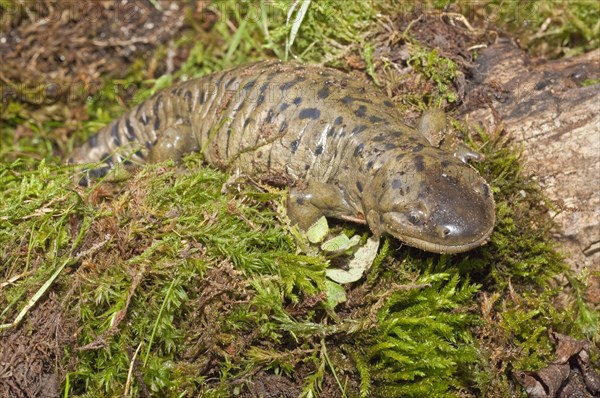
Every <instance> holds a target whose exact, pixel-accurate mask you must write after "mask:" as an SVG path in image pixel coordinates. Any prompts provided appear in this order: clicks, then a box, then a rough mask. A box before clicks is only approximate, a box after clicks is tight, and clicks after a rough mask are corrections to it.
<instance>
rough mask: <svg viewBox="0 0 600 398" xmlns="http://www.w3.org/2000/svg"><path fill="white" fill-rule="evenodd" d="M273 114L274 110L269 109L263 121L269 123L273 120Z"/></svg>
mask: <svg viewBox="0 0 600 398" xmlns="http://www.w3.org/2000/svg"><path fill="white" fill-rule="evenodd" d="M273 116H275V112H273V109H269V111H268V112H267V117H266V118H265V123H271V122H272V121H273Z"/></svg>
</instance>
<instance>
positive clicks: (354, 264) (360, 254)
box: [325, 237, 379, 284]
mask: <svg viewBox="0 0 600 398" xmlns="http://www.w3.org/2000/svg"><path fill="white" fill-rule="evenodd" d="M348 241H350V240H348ZM378 248H379V238H375V237H371V238H369V240H367V243H365V245H364V246H362V247H360V248H359V249H358V250H357V251H356V253H354V258H352V260H350V262H349V263H348V270H347V271H346V270H343V269H333V268H329V269H326V270H325V274H326V275H327V277H328V278H330V279H332V280H334V281H336V282H338V283H342V284H344V283H352V282H356V281H357V280H359V279H360V278H362V276H363V275H364V273H365V272H366V271H367V270H368V269H369V268H370V267H371V264H373V260H374V259H375V256H376V255H377V249H378Z"/></svg>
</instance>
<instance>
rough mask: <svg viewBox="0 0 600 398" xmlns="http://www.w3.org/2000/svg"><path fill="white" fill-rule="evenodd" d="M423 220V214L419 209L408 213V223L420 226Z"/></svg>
mask: <svg viewBox="0 0 600 398" xmlns="http://www.w3.org/2000/svg"><path fill="white" fill-rule="evenodd" d="M423 220H425V212H424V211H423V210H421V209H418V208H415V209H412V210H411V211H410V212H409V213H408V221H409V222H410V223H411V224H414V225H420V224H422V223H423Z"/></svg>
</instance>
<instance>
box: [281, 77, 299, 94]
mask: <svg viewBox="0 0 600 398" xmlns="http://www.w3.org/2000/svg"><path fill="white" fill-rule="evenodd" d="M296 83H298V80H296V79H294V80H292V81H291V82H287V83H283V84H282V85H281V86H279V89H280V90H281V91H287V90H289V89H290V88H292V87H294V86H295V85H296Z"/></svg>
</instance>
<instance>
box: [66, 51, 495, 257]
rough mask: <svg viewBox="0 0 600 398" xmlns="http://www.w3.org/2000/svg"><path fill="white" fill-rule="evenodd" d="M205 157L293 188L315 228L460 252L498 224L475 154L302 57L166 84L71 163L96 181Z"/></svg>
mask: <svg viewBox="0 0 600 398" xmlns="http://www.w3.org/2000/svg"><path fill="white" fill-rule="evenodd" d="M425 125H427V123H425ZM194 151H201V152H202V153H203V156H204V159H205V161H206V162H207V163H209V164H211V165H213V166H216V167H218V168H220V169H226V170H230V171H239V172H241V173H243V174H246V175H254V176H259V177H261V178H264V179H266V180H270V181H279V182H281V181H285V182H287V183H289V185H291V188H290V193H289V197H288V200H287V203H288V214H289V216H290V219H291V220H292V221H293V222H295V223H297V224H299V226H300V227H301V228H304V229H306V228H307V227H308V226H310V225H311V224H312V223H314V222H315V221H316V220H317V219H318V218H320V217H321V216H323V215H324V216H327V217H334V218H339V219H345V220H351V221H355V222H362V223H367V224H368V226H369V228H370V229H371V231H372V232H373V233H374V234H375V235H376V236H380V235H382V234H384V233H388V234H390V235H393V236H394V237H396V238H398V239H400V240H401V241H403V242H405V243H406V244H408V245H411V246H414V247H417V248H420V249H423V250H427V251H432V252H437V253H458V252H463V251H467V250H470V249H472V248H475V247H477V246H480V245H482V244H483V243H485V242H486V241H487V239H488V237H489V236H490V233H491V231H492V229H493V226H494V221H495V205H494V199H493V196H492V192H491V189H490V187H489V185H488V184H487V183H486V182H485V180H484V179H483V178H482V177H481V176H480V175H479V174H478V173H477V171H476V170H475V169H473V168H472V167H471V166H470V165H468V164H466V161H465V159H464V158H463V159H462V160H461V158H460V156H458V157H457V156H455V154H453V153H450V152H445V151H443V150H442V149H440V148H438V147H437V146H434V145H432V144H431V143H430V142H429V140H428V139H427V138H426V137H425V135H423V134H421V133H420V132H419V131H418V130H417V129H415V128H412V127H409V126H408V125H406V124H404V123H403V122H402V115H401V113H400V111H399V110H398V109H397V108H396V107H395V105H394V104H393V103H392V102H391V101H389V100H388V99H387V98H386V96H385V95H384V94H383V93H382V92H380V91H379V90H378V89H376V88H375V87H371V86H370V85H368V84H365V83H362V82H359V81H357V80H356V79H353V78H352V77H350V76H349V75H347V74H344V73H343V72H340V71H337V70H334V69H329V68H324V67H319V66H308V65H302V64H299V63H295V62H280V61H264V62H259V63H255V64H250V65H245V66H241V67H236V68H233V69H229V70H226V71H222V72H218V73H214V74H212V75H209V76H206V77H202V78H198V79H192V80H189V81H186V82H182V83H179V84H176V85H174V86H172V87H169V88H167V89H164V90H162V91H160V92H158V93H156V94H155V95H154V96H152V97H151V98H150V99H148V100H146V101H144V102H142V103H140V104H139V105H138V106H137V107H136V108H134V109H132V110H130V111H129V112H128V113H126V114H125V115H123V116H122V117H121V118H120V119H117V120H115V121H113V122H112V123H110V124H109V125H107V126H106V127H104V128H103V129H101V130H100V131H99V132H98V133H96V134H95V135H93V136H92V137H91V138H89V140H88V141H87V142H86V143H85V144H83V145H82V146H80V147H78V148H76V149H75V151H74V153H73V155H72V157H71V158H70V159H69V162H70V163H97V164H96V165H95V166H93V167H91V168H90V169H88V170H87V172H86V176H85V177H83V178H82V181H81V184H82V185H86V184H87V183H88V178H99V177H103V176H105V175H106V174H107V173H108V172H109V171H110V170H111V169H112V168H113V167H114V166H115V165H116V164H121V163H123V164H129V163H144V162H147V161H163V160H166V159H175V160H179V159H180V158H181V157H182V156H183V155H185V154H187V153H190V152H194Z"/></svg>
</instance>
